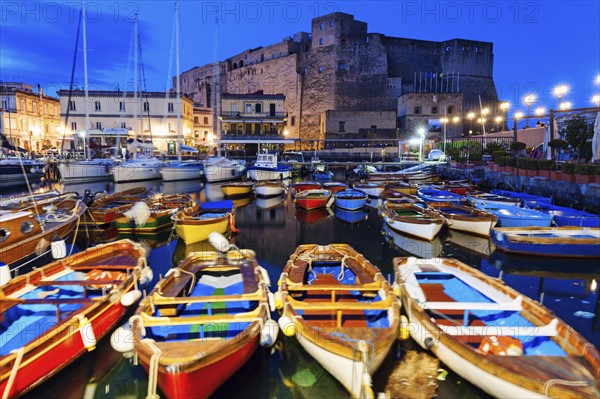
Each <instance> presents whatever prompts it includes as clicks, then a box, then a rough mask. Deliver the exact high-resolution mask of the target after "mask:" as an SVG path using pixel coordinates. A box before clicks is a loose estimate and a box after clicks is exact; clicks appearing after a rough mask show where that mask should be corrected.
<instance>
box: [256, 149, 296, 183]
mask: <svg viewBox="0 0 600 399" xmlns="http://www.w3.org/2000/svg"><path fill="white" fill-rule="evenodd" d="M246 174H247V176H248V179H250V180H256V181H260V180H283V179H289V178H291V177H292V167H291V166H289V165H283V164H278V163H277V155H276V154H258V156H257V157H256V163H255V164H254V165H253V166H248V168H247V169H246Z"/></svg>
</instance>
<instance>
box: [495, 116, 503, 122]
mask: <svg viewBox="0 0 600 399" xmlns="http://www.w3.org/2000/svg"><path fill="white" fill-rule="evenodd" d="M494 121H495V122H496V123H500V122H502V117H501V116H497V117H495V118H494Z"/></svg>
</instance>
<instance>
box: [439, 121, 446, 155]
mask: <svg viewBox="0 0 600 399" xmlns="http://www.w3.org/2000/svg"><path fill="white" fill-rule="evenodd" d="M440 121H441V122H442V125H444V155H446V125H447V124H448V118H446V117H444V118H442V119H440Z"/></svg>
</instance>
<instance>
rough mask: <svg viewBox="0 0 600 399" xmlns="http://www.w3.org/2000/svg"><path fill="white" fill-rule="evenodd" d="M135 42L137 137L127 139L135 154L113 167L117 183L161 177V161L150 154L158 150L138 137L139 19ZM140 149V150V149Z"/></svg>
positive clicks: (136, 23)
mask: <svg viewBox="0 0 600 399" xmlns="http://www.w3.org/2000/svg"><path fill="white" fill-rule="evenodd" d="M134 26H135V28H134V29H135V34H134V36H135V39H134V40H135V43H136V44H134V46H133V62H134V68H133V69H134V72H133V80H134V87H135V88H136V89H135V96H134V97H135V99H136V106H135V107H134V110H135V111H134V117H133V119H134V131H135V134H136V137H135V138H133V139H129V140H127V142H128V146H129V148H130V150H131V151H130V152H131V153H132V154H133V159H129V160H126V161H124V162H121V163H120V164H118V165H115V167H114V168H113V178H114V180H115V183H120V182H126V181H140V180H154V179H160V177H161V176H160V161H159V160H158V159H157V158H154V157H152V156H151V155H148V153H151V152H152V151H154V150H156V147H154V146H153V145H152V144H151V143H146V142H144V141H143V140H140V139H138V138H137V119H138V110H139V109H141V102H140V96H139V93H138V89H137V87H138V73H139V67H138V61H139V56H138V47H139V41H138V40H139V36H138V21H137V18H136V20H135V24H134ZM138 150H139V151H138Z"/></svg>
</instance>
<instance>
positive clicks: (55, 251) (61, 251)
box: [50, 240, 67, 259]
mask: <svg viewBox="0 0 600 399" xmlns="http://www.w3.org/2000/svg"><path fill="white" fill-rule="evenodd" d="M50 252H51V253H52V259H62V258H64V257H65V256H67V244H66V243H65V240H55V241H52V242H51V243H50Z"/></svg>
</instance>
